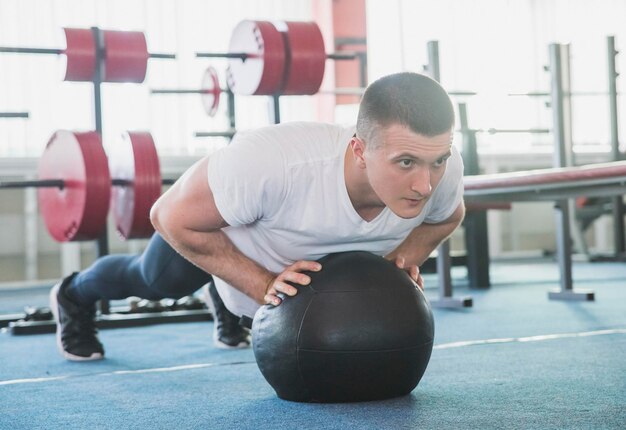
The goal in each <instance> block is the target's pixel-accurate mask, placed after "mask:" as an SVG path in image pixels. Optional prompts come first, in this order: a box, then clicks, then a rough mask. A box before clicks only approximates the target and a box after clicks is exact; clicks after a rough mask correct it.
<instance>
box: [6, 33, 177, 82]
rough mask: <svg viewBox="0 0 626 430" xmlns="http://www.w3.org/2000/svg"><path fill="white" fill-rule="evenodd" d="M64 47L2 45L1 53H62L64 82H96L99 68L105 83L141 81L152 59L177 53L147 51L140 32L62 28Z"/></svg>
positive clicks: (170, 56) (171, 56) (173, 56)
mask: <svg viewBox="0 0 626 430" xmlns="http://www.w3.org/2000/svg"><path fill="white" fill-rule="evenodd" d="M63 33H64V35H65V45H66V46H65V48H63V49H61V48H30V47H7V46H2V47H0V53H17V54H49V55H63V56H64V58H65V76H64V80H65V81H79V82H81V81H82V82H84V81H88V82H89V81H94V80H95V79H96V76H97V72H98V68H100V72H101V76H100V79H101V80H102V82H134V83H141V82H143V81H144V79H145V77H146V70H147V67H148V59H149V58H162V59H175V58H176V56H175V55H174V54H158V53H150V52H148V47H147V43H146V37H145V35H144V33H143V32H140V31H117V30H101V29H99V28H96V27H94V28H63Z"/></svg>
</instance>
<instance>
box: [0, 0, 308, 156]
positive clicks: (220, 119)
mask: <svg viewBox="0 0 626 430" xmlns="http://www.w3.org/2000/svg"><path fill="white" fill-rule="evenodd" d="M243 19H269V20H301V21H302V20H310V19H312V6H311V1H310V0H299V1H291V0H264V1H256V0H230V1H228V2H225V1H220V0H184V1H181V0H149V1H145V0H0V46H32V47H45V48H63V47H64V44H65V41H64V37H63V36H62V32H61V28H63V27H81V28H88V27H91V26H98V27H100V28H103V29H113V30H118V29H121V30H139V31H143V32H145V34H146V38H147V41H148V48H149V50H150V51H151V52H163V53H175V54H177V56H178V58H177V59H176V60H175V61H167V60H154V59H153V60H150V61H149V65H148V73H147V78H146V81H145V82H144V84H142V85H137V84H104V85H103V95H102V98H103V121H104V132H103V139H104V141H105V145H111V144H114V143H115V142H116V141H117V139H118V136H119V135H120V133H121V132H123V131H125V130H150V131H151V132H152V133H153V136H154V138H155V141H156V143H157V146H158V147H159V152H160V154H162V155H168V154H204V153H206V152H207V151H210V150H211V149H213V148H214V147H216V146H221V145H223V144H224V143H225V142H224V141H223V140H220V139H217V140H211V139H209V140H207V139H196V138H194V137H193V133H194V132H195V131H216V130H224V129H226V128H228V120H227V117H226V111H225V103H222V108H221V110H220V112H218V114H217V116H216V117H215V118H209V117H207V116H206V115H205V114H204V111H203V109H202V106H201V102H200V98H199V96H197V95H190V96H159V97H157V96H152V97H151V96H150V95H149V89H150V88H156V87H159V88H198V87H199V86H200V83H201V79H202V74H203V72H204V70H205V68H206V67H207V65H209V64H211V65H214V66H215V67H216V68H217V70H218V72H219V73H220V74H221V76H220V78H221V79H222V84H223V86H225V81H224V77H225V76H224V72H225V69H226V65H227V62H226V60H222V59H215V60H212V59H198V58H196V57H195V53H196V52H199V51H202V52H208V51H214V52H227V50H228V43H229V39H230V35H231V32H232V29H233V28H234V26H235V25H236V24H237V23H238V22H239V21H241V20H243ZM61 60H62V58H61V57H60V56H48V55H39V56H32V55H16V54H11V55H8V54H4V55H1V54H0V111H29V112H30V114H31V118H30V119H29V120H27V121H23V120H12V121H8V120H0V157H3V156H38V155H39V154H40V153H41V151H42V149H43V147H44V145H45V143H46V141H47V140H48V138H49V137H50V136H51V135H52V133H53V131H55V130H57V129H60V128H66V129H75V130H86V129H93V126H94V125H93V114H92V90H91V84H88V83H75V82H62V80H61V79H62V70H60V69H61V64H62V61H61ZM222 101H223V102H224V101H225V99H223V100H222ZM281 104H282V106H283V109H282V119H283V120H285V121H288V120H290V119H315V111H314V106H313V102H312V101H311V99H310V98H307V97H289V98H286V97H285V98H283V100H282V101H281ZM267 112H268V109H267V98H266V97H238V100H237V125H238V128H240V129H245V128H249V127H253V126H258V125H265V124H267V123H268V116H267Z"/></svg>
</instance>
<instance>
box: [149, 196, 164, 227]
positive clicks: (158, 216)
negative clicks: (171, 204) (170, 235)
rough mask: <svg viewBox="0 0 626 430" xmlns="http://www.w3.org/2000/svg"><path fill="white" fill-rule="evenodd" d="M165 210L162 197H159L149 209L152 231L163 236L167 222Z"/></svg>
mask: <svg viewBox="0 0 626 430" xmlns="http://www.w3.org/2000/svg"><path fill="white" fill-rule="evenodd" d="M166 214H167V209H166V207H165V205H164V204H163V196H161V197H160V198H159V199H158V200H157V201H156V202H155V203H154V204H153V205H152V208H150V222H151V223H152V226H153V227H154V229H155V230H156V231H157V232H159V233H161V234H162V235H164V233H165V231H164V230H165V229H166V227H167V225H168V222H167V215H166Z"/></svg>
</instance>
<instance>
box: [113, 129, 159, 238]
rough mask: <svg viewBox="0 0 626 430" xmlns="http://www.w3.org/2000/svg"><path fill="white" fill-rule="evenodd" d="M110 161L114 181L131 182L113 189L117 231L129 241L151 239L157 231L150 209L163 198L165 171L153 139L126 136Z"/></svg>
mask: <svg viewBox="0 0 626 430" xmlns="http://www.w3.org/2000/svg"><path fill="white" fill-rule="evenodd" d="M109 160H110V162H109V163H110V169H111V175H112V176H113V178H115V179H124V180H127V181H128V182H129V183H130V184H129V185H128V186H114V187H113V193H112V195H111V206H112V211H113V218H114V219H115V225H116V227H117V231H118V232H119V234H120V235H121V236H122V237H123V238H125V239H132V238H148V237H150V236H151V235H152V233H153V232H154V228H153V227H152V223H151V222H150V208H152V205H153V204H154V202H155V201H156V200H157V199H158V198H159V196H160V195H161V169H160V165H159V158H158V155H157V152H156V147H155V145H154V141H153V140H152V136H151V135H150V133H140V132H128V133H125V134H124V135H123V142H120V143H119V144H118V145H117V146H116V147H115V148H113V149H112V151H111V156H110V157H109Z"/></svg>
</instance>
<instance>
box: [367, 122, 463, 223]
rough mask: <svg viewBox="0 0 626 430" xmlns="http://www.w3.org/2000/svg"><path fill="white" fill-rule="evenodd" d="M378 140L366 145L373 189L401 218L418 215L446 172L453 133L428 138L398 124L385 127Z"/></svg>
mask: <svg viewBox="0 0 626 430" xmlns="http://www.w3.org/2000/svg"><path fill="white" fill-rule="evenodd" d="M375 139H378V140H379V141H378V142H366V150H365V152H364V154H363V158H364V160H365V168H366V174H367V177H368V179H369V183H370V186H371V187H372V189H373V190H374V192H375V193H376V196H377V197H378V199H380V201H381V203H383V204H384V205H385V206H387V207H389V209H390V210H391V211H392V212H393V213H395V214H396V215H398V216H399V217H401V218H414V217H416V216H418V215H419V214H420V213H421V211H422V209H424V206H425V205H426V202H427V201H428V199H429V198H430V196H431V195H432V193H433V191H434V190H435V188H436V187H437V185H438V184H439V182H440V181H441V178H442V177H443V174H444V172H445V170H446V164H447V163H446V160H447V159H448V158H449V157H450V154H451V153H450V147H451V143H452V132H451V131H450V132H446V133H443V134H440V135H438V136H434V137H426V136H423V135H420V134H416V133H414V132H413V131H411V130H410V129H409V128H408V127H405V126H402V125H397V124H394V125H391V126H389V127H385V128H381V129H380V130H379V131H378V133H376V137H375ZM372 143H374V144H372Z"/></svg>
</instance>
